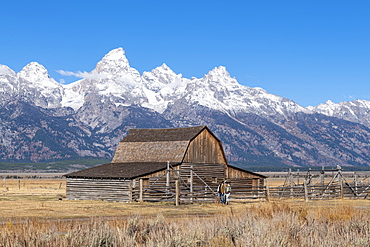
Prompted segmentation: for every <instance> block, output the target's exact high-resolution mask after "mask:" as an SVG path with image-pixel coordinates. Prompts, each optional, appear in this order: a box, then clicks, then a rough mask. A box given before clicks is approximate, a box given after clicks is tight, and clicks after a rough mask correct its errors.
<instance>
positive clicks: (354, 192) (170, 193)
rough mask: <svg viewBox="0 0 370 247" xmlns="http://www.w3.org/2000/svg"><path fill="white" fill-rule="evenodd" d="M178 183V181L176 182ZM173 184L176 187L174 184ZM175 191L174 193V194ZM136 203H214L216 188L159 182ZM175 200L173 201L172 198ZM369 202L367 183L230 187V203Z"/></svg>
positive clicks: (147, 188)
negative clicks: (362, 200) (294, 200)
mask: <svg viewBox="0 0 370 247" xmlns="http://www.w3.org/2000/svg"><path fill="white" fill-rule="evenodd" d="M176 181H178V182H176ZM176 183H177V185H176ZM176 191H177V192H176ZM133 198H134V199H136V200H137V201H150V202H158V201H167V202H173V203H177V204H179V203H196V202H197V203H199V202H205V203H212V202H217V200H218V199H217V194H216V188H210V187H208V186H206V185H205V186H200V185H195V186H194V187H193V191H191V190H190V188H189V187H187V186H184V185H182V184H181V183H180V182H179V180H175V181H173V182H171V184H170V186H166V185H165V184H163V183H157V184H156V185H150V186H149V185H148V186H143V192H142V196H141V200H139V199H140V195H139V193H136V194H135V195H133ZM176 198H177V199H176ZM344 198H346V199H370V184H362V185H358V184H357V185H356V184H348V183H345V182H343V183H342V184H331V185H328V184H326V185H315V186H307V185H306V186H304V185H303V186H301V185H299V186H293V187H289V186H278V187H269V186H268V185H264V186H250V185H245V186H241V185H239V186H232V192H231V196H230V201H231V202H248V201H258V200H260V201H269V200H278V199H298V200H306V201H308V200H319V199H344Z"/></svg>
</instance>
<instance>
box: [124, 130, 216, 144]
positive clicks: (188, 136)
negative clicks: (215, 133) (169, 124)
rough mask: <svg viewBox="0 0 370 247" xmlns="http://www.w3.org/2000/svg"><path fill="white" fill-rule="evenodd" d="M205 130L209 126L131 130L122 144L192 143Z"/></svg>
mask: <svg viewBox="0 0 370 247" xmlns="http://www.w3.org/2000/svg"><path fill="white" fill-rule="evenodd" d="M205 128H206V129H208V128H207V126H197V127H188V128H172V129H130V130H128V135H127V136H126V137H125V138H124V139H123V140H122V141H121V142H163V141H190V140H192V139H193V138H195V137H196V136H197V135H198V134H199V133H200V132H202V130H203V129H205ZM215 138H216V137H215ZM216 139H217V138H216ZM217 140H218V139H217Z"/></svg>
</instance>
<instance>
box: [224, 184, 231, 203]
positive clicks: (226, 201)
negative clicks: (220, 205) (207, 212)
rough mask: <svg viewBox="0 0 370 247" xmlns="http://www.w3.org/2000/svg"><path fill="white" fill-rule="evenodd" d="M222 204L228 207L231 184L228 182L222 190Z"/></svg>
mask: <svg viewBox="0 0 370 247" xmlns="http://www.w3.org/2000/svg"><path fill="white" fill-rule="evenodd" d="M224 191H225V192H224V203H225V204H227V205H229V202H230V198H229V197H230V193H231V184H230V182H229V181H227V182H226V184H225V189H224Z"/></svg>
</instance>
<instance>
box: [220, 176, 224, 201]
mask: <svg viewBox="0 0 370 247" xmlns="http://www.w3.org/2000/svg"><path fill="white" fill-rule="evenodd" d="M220 192H221V203H223V204H225V181H224V182H222V183H221V187H220Z"/></svg>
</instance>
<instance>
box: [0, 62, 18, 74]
mask: <svg viewBox="0 0 370 247" xmlns="http://www.w3.org/2000/svg"><path fill="white" fill-rule="evenodd" d="M0 75H10V76H16V73H15V72H14V71H13V70H12V69H11V68H9V67H8V66H6V65H2V64H0Z"/></svg>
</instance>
